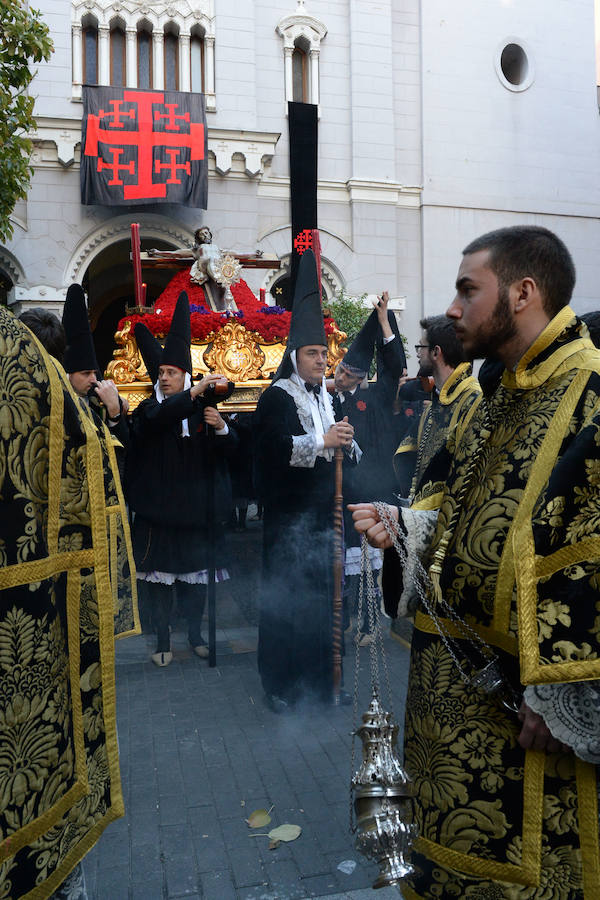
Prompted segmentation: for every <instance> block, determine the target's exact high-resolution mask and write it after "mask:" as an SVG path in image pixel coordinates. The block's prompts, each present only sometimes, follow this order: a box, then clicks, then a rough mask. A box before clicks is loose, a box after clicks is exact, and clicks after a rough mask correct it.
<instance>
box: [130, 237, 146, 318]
mask: <svg viewBox="0 0 600 900" xmlns="http://www.w3.org/2000/svg"><path fill="white" fill-rule="evenodd" d="M131 260H132V262H133V287H134V292H135V305H136V306H142V305H143V303H142V260H141V257H140V226H139V223H137V222H132V223H131Z"/></svg>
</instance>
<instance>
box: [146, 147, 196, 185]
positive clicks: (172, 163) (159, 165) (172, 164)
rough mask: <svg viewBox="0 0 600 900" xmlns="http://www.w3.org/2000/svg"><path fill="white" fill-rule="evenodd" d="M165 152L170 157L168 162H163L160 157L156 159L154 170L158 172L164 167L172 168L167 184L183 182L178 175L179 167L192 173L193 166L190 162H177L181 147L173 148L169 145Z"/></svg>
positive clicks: (189, 173)
mask: <svg viewBox="0 0 600 900" xmlns="http://www.w3.org/2000/svg"><path fill="white" fill-rule="evenodd" d="M165 153H166V154H167V156H168V157H169V162H168V163H161V161H160V160H159V159H155V160H154V171H155V173H156V174H158V173H159V172H161V171H162V170H163V169H170V174H171V177H170V178H167V180H166V182H165V184H181V179H180V178H178V177H177V169H183V170H184V171H185V172H186V173H187V174H188V175H191V173H192V167H191V166H190V164H189V162H185V163H177V162H176V159H177V154H178V153H179V149H176V150H173V149H171V148H170V147H167V149H166V150H165Z"/></svg>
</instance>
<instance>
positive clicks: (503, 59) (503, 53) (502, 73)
mask: <svg viewBox="0 0 600 900" xmlns="http://www.w3.org/2000/svg"><path fill="white" fill-rule="evenodd" d="M496 73H497V75H498V78H499V79H500V81H501V82H502V84H503V85H504V87H505V88H507V89H508V90H510V91H524V90H526V88H528V87H529V85H530V84H531V82H532V81H533V75H534V72H533V63H532V60H531V54H530V53H529V52H528V50H527V48H526V47H525V46H524V44H523V42H522V41H517V40H515V39H514V38H509V39H508V40H506V41H503V42H502V45H501V46H500V47H499V49H498V52H497V55H496Z"/></svg>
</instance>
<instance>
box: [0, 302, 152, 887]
mask: <svg viewBox="0 0 600 900" xmlns="http://www.w3.org/2000/svg"><path fill="white" fill-rule="evenodd" d="M134 575H135V573H134V570H133V557H132V553H131V543H130V539H129V529H128V525H127V518H126V512H125V505H124V502H123V495H122V492H121V486H120V483H119V478H118V475H117V474H116V462H115V456H114V448H113V442H112V439H111V437H110V435H109V433H108V430H107V429H106V428H105V426H104V425H101V424H99V423H97V422H95V421H94V418H93V416H92V414H91V412H90V411H89V409H87V407H85V405H83V404H80V402H79V400H78V398H77V397H76V395H75V394H74V393H73V391H72V389H71V387H70V385H69V382H68V378H67V376H66V374H65V372H64V371H63V370H62V368H61V367H60V366H59V365H58V364H57V363H56V362H55V360H53V359H52V358H51V357H50V356H48V355H47V354H46V353H45V351H44V350H43V349H42V347H41V345H40V344H39V343H38V341H37V340H36V339H35V338H33V337H32V335H31V333H30V332H29V330H28V329H27V328H25V327H24V326H23V325H22V324H21V323H20V322H18V321H17V320H16V319H14V318H13V316H12V315H11V314H10V313H9V312H7V311H6V310H5V309H3V308H1V307H0V897H2V898H11V900H16V898H21V897H23V898H24V897H27V898H35V900H38V898H39V900H43V898H45V897H48V896H49V895H50V894H52V893H53V892H54V891H55V890H56V888H57V887H58V886H59V884H60V883H61V882H62V881H63V880H64V879H65V877H66V876H67V874H68V873H69V872H70V871H71V870H72V869H73V867H74V866H75V865H76V864H77V863H78V861H79V860H80V859H81V858H82V856H83V855H84V854H85V853H86V852H87V851H88V850H89V849H90V847H92V846H93V844H94V843H95V842H96V841H97V839H98V837H99V836H100V834H101V833H102V831H103V829H104V828H105V826H106V825H107V824H108V823H109V822H110V821H112V820H113V819H115V818H118V817H119V816H121V815H123V797H122V792H121V782H120V776H119V763H118V750H117V735H116V719H115V671H114V639H115V635H127V634H131V633H134V632H136V631H139V621H138V616H137V605H136V595H135V578H134V577H132V576H134Z"/></svg>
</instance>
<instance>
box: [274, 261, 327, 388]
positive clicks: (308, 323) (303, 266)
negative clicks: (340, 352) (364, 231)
mask: <svg viewBox="0 0 600 900" xmlns="http://www.w3.org/2000/svg"><path fill="white" fill-rule="evenodd" d="M309 344H321V345H322V346H324V347H326V346H327V335H326V334H325V325H324V323H323V310H322V309H321V297H320V295H319V275H318V272H317V262H316V259H315V255H314V253H313V252H312V250H310V249H309V250H305V251H304V253H303V254H302V259H301V260H300V265H299V266H298V277H297V279H296V289H295V291H294V304H293V306H292V321H291V323H290V332H289V334H288V339H287V346H286V348H285V353H284V355H283V359H282V360H281V363H280V365H279V369H278V370H277V372H276V374H275V377H274V379H273V381H277V379H278V378H289V377H290V375H291V374H292V372H293V366H292V360H291V359H290V354H291V352H292V350H298V348H299V347H306V346H308V345H309Z"/></svg>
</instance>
